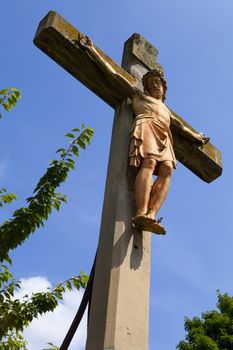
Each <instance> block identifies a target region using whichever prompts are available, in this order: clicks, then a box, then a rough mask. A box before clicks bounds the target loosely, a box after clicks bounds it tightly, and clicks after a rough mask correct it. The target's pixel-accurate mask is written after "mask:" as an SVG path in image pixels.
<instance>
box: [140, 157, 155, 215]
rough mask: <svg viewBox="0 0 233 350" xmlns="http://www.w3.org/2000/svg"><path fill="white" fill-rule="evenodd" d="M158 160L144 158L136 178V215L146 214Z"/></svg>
mask: <svg viewBox="0 0 233 350" xmlns="http://www.w3.org/2000/svg"><path fill="white" fill-rule="evenodd" d="M156 164H157V162H156V160H155V159H152V158H144V159H143V160H142V164H141V167H140V169H139V171H138V174H137V177H136V180H135V199H136V206H137V210H136V216H137V215H144V214H145V213H146V212H147V209H148V203H149V200H150V193H151V185H152V175H153V172H154V170H155V167H156Z"/></svg>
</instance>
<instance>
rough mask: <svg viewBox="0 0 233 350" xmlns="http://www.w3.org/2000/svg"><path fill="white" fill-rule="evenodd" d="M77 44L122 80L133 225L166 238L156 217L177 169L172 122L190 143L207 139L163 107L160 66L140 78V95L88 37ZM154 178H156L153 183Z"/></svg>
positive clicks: (163, 91) (162, 80) (108, 72)
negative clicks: (127, 103)
mask: <svg viewBox="0 0 233 350" xmlns="http://www.w3.org/2000/svg"><path fill="white" fill-rule="evenodd" d="M79 43H80V45H81V47H82V48H83V49H85V50H86V51H87V52H88V54H89V56H90V57H92V58H93V59H94V60H95V62H97V64H98V66H99V68H100V69H101V71H102V72H103V73H104V74H111V75H112V76H114V77H115V78H117V79H119V80H121V82H122V83H123V84H124V87H125V89H126V91H127V95H128V96H129V98H130V99H131V100H132V108H133V112H134V114H135V119H134V122H133V125H132V129H131V133H130V138H131V140H130V148H129V159H130V165H131V166H134V167H137V168H138V173H137V176H136V180H135V200H136V213H135V216H134V217H133V218H132V224H133V226H134V227H136V228H138V229H140V230H143V231H150V232H154V233H157V234H165V229H164V227H163V226H161V225H160V223H159V222H158V221H157V220H156V219H155V217H156V215H157V213H158V211H159V209H160V207H161V206H162V204H163V202H164V200H165V198H166V196H167V193H168V189H169V185H170V182H171V176H172V172H173V169H175V168H176V158H175V154H174V151H173V141H172V134H171V131H170V122H171V119H172V120H173V123H175V124H176V125H177V126H178V127H179V128H181V129H182V130H184V131H185V132H186V135H187V136H188V137H189V139H191V140H192V141H193V142H198V143H200V144H205V143H207V142H208V141H209V138H208V137H205V136H204V134H203V133H196V132H194V131H192V130H191V129H189V128H187V127H186V126H185V125H183V124H182V123H181V122H180V120H179V119H178V118H176V116H174V115H173V114H172V113H171V111H170V110H169V109H168V108H167V107H166V105H165V104H164V101H165V98H166V90H167V84H166V80H165V78H164V74H163V71H162V68H161V67H160V66H159V65H158V67H157V69H154V70H152V71H149V72H147V73H146V74H145V75H144V76H143V78H142V83H143V88H144V91H143V92H142V91H141V90H140V89H139V88H137V87H136V86H134V85H131V84H130V83H129V82H128V80H126V79H125V78H124V77H123V76H122V75H121V74H119V73H118V72H116V71H115V70H114V68H113V67H112V66H111V65H110V64H109V63H108V62H107V61H106V60H104V58H103V57H102V56H100V54H99V53H98V51H97V50H96V49H95V47H94V45H93V43H92V41H91V40H90V39H89V38H88V37H86V36H85V37H82V38H81V39H80V41H79ZM153 175H156V176H157V178H156V180H155V181H154V182H153Z"/></svg>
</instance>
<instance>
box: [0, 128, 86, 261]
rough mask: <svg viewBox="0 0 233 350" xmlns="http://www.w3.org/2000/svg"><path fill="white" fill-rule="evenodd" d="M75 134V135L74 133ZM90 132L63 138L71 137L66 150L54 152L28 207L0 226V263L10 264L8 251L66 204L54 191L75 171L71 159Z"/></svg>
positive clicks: (77, 131) (83, 131) (83, 147)
mask: <svg viewBox="0 0 233 350" xmlns="http://www.w3.org/2000/svg"><path fill="white" fill-rule="evenodd" d="M77 133H78V136H75V134H77ZM92 135H93V130H92V129H91V128H86V129H84V125H82V130H80V129H78V128H76V129H73V130H72V133H67V134H66V136H67V137H69V138H72V141H71V143H70V146H69V148H68V149H67V150H66V149H64V148H60V149H59V150H57V153H59V155H60V159H59V160H52V161H51V162H50V166H49V168H48V169H47V171H46V173H45V174H44V176H42V178H41V179H40V180H39V182H38V184H37V185H36V187H35V189H34V196H32V197H29V198H28V199H27V202H28V206H27V207H24V208H20V209H18V210H16V211H15V212H14V213H13V216H12V218H11V219H9V220H7V221H6V222H4V223H3V224H2V225H1V226H0V262H3V260H7V261H9V254H8V252H9V250H11V249H14V248H16V247H17V246H19V245H20V244H22V243H23V241H24V240H25V239H26V238H28V237H29V235H30V234H31V233H33V232H34V231H35V230H36V228H39V227H40V226H43V225H44V221H45V220H47V219H48V216H49V214H51V212H52V208H55V209H56V210H59V209H60V205H61V202H66V196H63V195H61V194H60V193H59V192H55V191H56V189H57V188H58V187H59V186H60V185H61V184H62V183H63V182H64V181H65V180H66V178H67V176H68V173H69V171H70V170H71V169H74V164H75V161H74V159H73V158H74V156H77V157H78V156H79V148H82V149H85V148H86V144H89V143H90V140H91V137H92Z"/></svg>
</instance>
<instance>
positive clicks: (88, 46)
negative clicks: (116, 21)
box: [79, 36, 142, 98]
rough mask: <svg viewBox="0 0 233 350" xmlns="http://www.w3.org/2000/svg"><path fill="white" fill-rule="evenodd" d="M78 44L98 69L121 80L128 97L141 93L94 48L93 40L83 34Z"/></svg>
mask: <svg viewBox="0 0 233 350" xmlns="http://www.w3.org/2000/svg"><path fill="white" fill-rule="evenodd" d="M79 44H80V46H81V47H82V48H83V49H84V50H85V51H86V52H87V53H88V55H89V56H90V57H91V58H92V59H93V60H94V61H95V62H96V64H97V65H98V67H99V68H100V70H101V71H102V72H103V73H104V74H106V75H111V76H112V77H114V78H116V79H118V80H120V81H121V83H122V85H123V86H124V88H125V90H126V93H127V95H128V97H130V98H132V97H133V96H134V95H136V94H142V93H141V91H140V90H139V89H138V88H137V87H136V86H135V85H132V84H131V83H130V82H129V81H128V80H127V79H125V77H124V76H123V75H121V74H120V73H118V72H117V71H116V70H115V69H114V67H112V65H111V64H109V62H108V61H107V60H105V59H104V58H103V57H102V56H101V55H100V54H99V53H98V51H97V50H96V48H95V47H94V45H93V42H92V40H91V39H90V38H88V37H87V36H83V37H82V38H81V39H80V40H79Z"/></svg>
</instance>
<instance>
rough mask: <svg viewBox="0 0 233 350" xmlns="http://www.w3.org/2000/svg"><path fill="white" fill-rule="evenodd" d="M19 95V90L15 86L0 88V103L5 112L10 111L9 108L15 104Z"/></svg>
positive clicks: (0, 115)
mask: <svg viewBox="0 0 233 350" xmlns="http://www.w3.org/2000/svg"><path fill="white" fill-rule="evenodd" d="M20 97H21V92H20V91H19V90H18V89H16V88H15V87H13V88H11V89H2V90H0V105H2V106H3V108H4V109H5V110H6V111H7V112H10V111H11V109H12V108H14V107H15V106H16V103H17V102H18V100H19V99H20ZM1 117H2V114H1V113H0V118H1Z"/></svg>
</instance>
